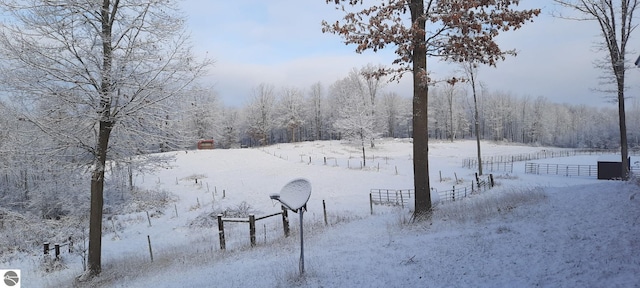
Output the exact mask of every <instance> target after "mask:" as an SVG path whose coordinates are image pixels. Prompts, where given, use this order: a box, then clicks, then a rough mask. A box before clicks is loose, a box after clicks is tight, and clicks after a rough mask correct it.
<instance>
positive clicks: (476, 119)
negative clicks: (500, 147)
mask: <svg viewBox="0 0 640 288" xmlns="http://www.w3.org/2000/svg"><path fill="white" fill-rule="evenodd" d="M473 65H474V64H472V63H469V77H470V78H471V91H472V92H473V110H474V111H473V112H474V113H473V116H474V123H473V124H474V129H475V130H476V146H477V148H478V149H477V150H478V175H480V176H482V153H480V120H479V118H480V117H479V115H478V96H477V93H476V79H475V75H474V71H473V69H474V67H473Z"/></svg>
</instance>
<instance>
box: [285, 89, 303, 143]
mask: <svg viewBox="0 0 640 288" xmlns="http://www.w3.org/2000/svg"><path fill="white" fill-rule="evenodd" d="M278 104H279V106H278V112H279V113H278V115H279V116H278V120H279V121H280V123H281V124H282V125H284V127H285V128H286V129H287V131H291V138H290V139H291V142H296V141H300V139H297V138H296V135H297V134H299V133H298V130H299V129H300V127H301V126H302V125H303V124H304V119H303V116H304V114H305V111H304V110H305V107H304V96H303V94H302V91H300V90H299V89H297V88H293V87H289V88H283V89H282V94H281V96H280V101H278Z"/></svg>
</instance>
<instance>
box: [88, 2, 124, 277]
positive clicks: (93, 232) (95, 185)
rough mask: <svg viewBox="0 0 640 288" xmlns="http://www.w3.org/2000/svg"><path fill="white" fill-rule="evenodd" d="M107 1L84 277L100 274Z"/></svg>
mask: <svg viewBox="0 0 640 288" xmlns="http://www.w3.org/2000/svg"><path fill="white" fill-rule="evenodd" d="M113 5H114V8H113V10H114V11H113V12H114V13H113V14H115V11H116V9H117V8H118V7H117V6H118V2H117V1H116V3H115V4H113ZM110 7H111V0H103V1H102V10H101V14H102V15H101V16H102V19H101V22H102V23H101V24H102V35H101V36H102V62H103V63H102V71H101V72H102V75H101V76H102V79H101V83H100V106H99V107H100V110H99V111H98V112H99V113H100V121H99V129H100V130H99V131H98V142H97V143H96V146H97V147H96V154H95V155H94V157H95V161H94V163H95V164H94V167H93V173H92V175H91V210H90V215H89V255H88V261H87V264H88V266H87V273H86V275H87V276H93V275H98V274H100V272H101V270H102V268H101V267H102V266H101V265H102V264H101V263H102V262H101V258H102V257H101V256H102V255H101V254H102V208H103V203H104V198H103V191H104V169H105V163H106V162H107V150H108V147H109V137H110V136H111V129H113V122H112V120H111V115H110V114H111V97H110V96H111V93H112V91H111V90H112V85H111V67H112V63H113V49H112V46H111V45H112V44H111V32H112V30H111V27H112V26H111V25H112V23H111V11H110Z"/></svg>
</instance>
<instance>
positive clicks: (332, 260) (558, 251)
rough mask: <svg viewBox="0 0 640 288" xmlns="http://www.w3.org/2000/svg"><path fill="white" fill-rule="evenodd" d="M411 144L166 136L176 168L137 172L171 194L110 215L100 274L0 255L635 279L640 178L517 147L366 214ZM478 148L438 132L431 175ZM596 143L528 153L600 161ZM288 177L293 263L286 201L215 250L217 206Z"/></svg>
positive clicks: (165, 279)
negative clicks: (425, 202)
mask: <svg viewBox="0 0 640 288" xmlns="http://www.w3.org/2000/svg"><path fill="white" fill-rule="evenodd" d="M482 149H483V150H482V151H483V155H484V156H485V157H491V156H509V155H517V154H524V153H540V152H541V151H543V150H544V151H546V152H550V151H563V149H556V148H548V147H526V146H517V145H505V144H496V143H491V142H484V143H483V146H482ZM411 151H412V148H411V143H410V142H409V141H407V140H392V139H386V140H384V141H382V142H381V143H379V144H378V145H377V146H376V147H375V148H367V162H366V166H364V167H362V165H363V164H361V161H362V158H361V155H362V154H361V153H362V151H361V150H360V149H358V147H352V146H349V145H345V144H343V143H340V142H338V141H319V142H305V143H293V144H278V145H273V146H268V147H264V148H255V149H236V150H200V151H182V152H174V153H172V154H175V155H176V156H177V157H176V161H175V162H174V163H172V167H171V168H169V169H163V170H161V171H157V172H156V173H155V174H153V175H151V174H146V175H140V176H137V177H136V179H135V182H136V186H138V187H142V188H145V189H151V190H153V191H165V192H170V193H171V194H173V195H175V197H176V199H177V200H176V201H175V202H171V203H170V204H169V205H168V206H166V207H165V208H164V209H161V210H158V211H156V210H152V211H145V212H139V213H131V214H127V215H118V216H116V217H112V218H111V219H110V220H107V221H105V224H104V226H105V232H104V235H103V256H102V263H103V272H102V274H101V276H100V277H98V278H96V279H93V280H92V281H91V282H89V283H75V284H74V280H73V279H74V277H75V276H77V275H79V274H81V272H82V257H81V256H79V255H78V254H68V253H63V254H62V263H63V266H64V267H65V268H64V269H60V270H57V271H55V272H48V273H47V272H44V271H43V270H44V269H43V265H42V264H41V262H42V256H41V255H38V253H33V254H31V255H24V257H21V258H19V259H15V260H13V261H12V262H8V263H2V264H0V268H2V269H8V268H13V269H21V272H22V275H21V276H22V285H23V286H22V287H71V286H74V285H76V286H79V287H176V286H177V287H292V286H298V287H533V286H540V287H639V285H640V284H639V283H640V229H639V228H638V226H637V225H640V195H637V193H638V191H640V188H639V187H638V186H637V185H635V184H633V183H623V182H619V181H602V180H596V179H595V178H594V177H563V176H556V175H553V176H548V175H531V174H525V173H524V162H516V163H515V164H514V166H513V172H508V173H507V172H498V171H496V172H492V173H493V174H494V177H495V179H496V182H497V186H496V187H495V188H494V189H492V190H489V191H486V192H483V193H482V194H479V195H471V196H470V197H468V198H466V199H463V200H459V201H456V202H454V203H452V202H441V203H438V205H437V206H436V208H435V211H434V214H433V215H434V216H433V218H432V219H431V220H430V221H421V222H415V223H414V222H411V221H410V219H409V218H410V215H411V212H410V209H411V207H405V209H401V208H399V207H389V206H379V205H376V206H374V208H373V210H374V213H373V215H371V210H370V204H369V191H370V189H378V188H383V189H407V188H412V186H413V180H412V177H413V172H412V156H411V154H412V152H411ZM475 155H476V150H475V142H474V141H456V142H454V143H449V142H435V143H432V144H431V145H430V172H431V175H430V177H431V178H430V179H431V184H432V186H433V187H434V188H435V189H436V190H446V189H451V187H453V186H465V185H471V184H472V181H473V180H474V179H475V176H474V171H472V170H469V169H465V168H462V161H463V159H466V158H469V157H474V156H475ZM598 157H600V155H593V156H574V157H562V158H553V159H544V160H533V161H532V162H537V163H557V164H582V165H584V164H592V165H595V164H596V160H597V158H598ZM632 161H633V159H632ZM295 178H306V179H308V180H309V181H310V182H311V185H312V193H311V197H310V199H309V202H308V211H307V212H306V213H305V214H304V241H305V242H304V256H305V261H304V263H305V273H304V275H303V276H300V275H299V272H298V271H299V256H300V243H299V229H298V227H299V222H298V219H299V218H298V214H295V213H292V212H289V219H290V220H291V224H290V227H291V236H290V237H288V238H285V237H284V236H283V231H282V220H281V218H280V217H279V216H276V217H271V218H267V219H264V220H260V221H258V222H257V224H256V231H257V233H256V234H257V237H256V238H257V239H256V242H257V245H256V246H255V247H251V246H250V241H249V227H248V224H246V223H225V236H226V239H227V243H226V244H227V249H226V251H221V250H220V245H219V240H218V231H217V230H218V226H217V222H216V220H215V218H214V216H215V215H217V213H220V212H221V211H225V210H226V211H234V210H246V211H249V212H250V213H253V214H255V215H256V216H257V217H258V216H261V215H267V214H272V213H275V212H278V211H280V208H279V204H278V203H277V202H275V201H273V200H270V198H269V195H270V194H272V193H278V192H279V191H280V189H281V188H282V187H283V186H284V185H285V184H286V183H287V182H289V181H290V180H292V179H295ZM196 179H197V181H196ZM440 179H442V181H440ZM456 179H457V180H458V182H456ZM514 195H516V197H512V196H514ZM434 197H435V195H434ZM514 199H515V200H514ZM436 200H437V199H436ZM323 204H324V206H325V207H326V211H327V218H328V220H327V221H328V225H325V222H324V213H323ZM410 206H411V205H410ZM147 212H148V213H149V215H150V219H148V218H147ZM149 222H150V223H151V225H149ZM149 243H151V247H152V252H153V261H151V259H150V258H151V257H150V253H149ZM78 245H79V244H76V246H78Z"/></svg>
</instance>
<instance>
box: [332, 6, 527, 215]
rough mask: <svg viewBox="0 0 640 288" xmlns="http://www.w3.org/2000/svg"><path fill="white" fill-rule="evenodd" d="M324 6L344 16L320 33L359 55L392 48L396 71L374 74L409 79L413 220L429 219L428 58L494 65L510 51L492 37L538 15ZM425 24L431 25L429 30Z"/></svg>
mask: <svg viewBox="0 0 640 288" xmlns="http://www.w3.org/2000/svg"><path fill="white" fill-rule="evenodd" d="M325 1H326V2H327V3H329V2H334V3H335V4H336V5H337V7H338V8H337V9H342V11H344V13H345V16H344V18H343V19H342V23H341V22H340V21H336V22H327V21H323V22H322V27H323V28H322V30H323V32H328V33H333V34H338V35H340V36H341V37H342V38H343V39H344V42H345V44H355V45H357V47H356V52H358V53H360V52H363V51H365V50H373V51H377V50H379V49H383V48H385V47H387V46H388V45H392V46H394V47H395V49H396V50H395V53H396V55H397V57H398V58H397V59H396V60H394V61H393V63H394V64H397V65H399V67H397V68H395V69H385V70H383V71H379V73H380V74H387V73H391V74H393V75H394V77H391V79H392V80H395V79H397V77H400V76H401V75H403V74H404V73H406V72H412V74H413V170H414V188H415V193H416V198H415V203H416V205H415V213H414V216H426V215H429V212H430V210H431V196H430V186H429V145H428V144H429V143H428V142H429V141H428V132H427V131H428V125H427V121H428V120H427V119H428V117H427V110H428V109H427V108H428V100H427V94H428V93H427V92H428V84H429V76H428V70H427V56H433V57H442V58H443V59H445V60H452V61H471V60H473V61H476V62H478V63H486V64H489V65H495V63H496V62H497V61H498V60H501V59H504V57H505V54H513V53H515V52H514V51H502V50H501V49H500V48H499V47H498V45H497V43H496V42H494V38H495V37H496V36H497V35H498V34H499V33H500V32H501V31H507V30H510V29H517V28H519V27H520V26H521V25H523V24H524V23H525V22H527V21H529V20H531V19H532V18H533V17H534V16H536V15H538V14H539V13H540V10H539V9H532V10H523V11H517V10H514V9H512V7H513V6H515V5H517V4H518V1H511V0H496V1H462V0H440V1H436V0H428V1H425V0H393V1H391V0H390V1H384V3H381V4H379V5H371V6H368V7H363V9H362V10H360V11H356V12H350V11H347V9H346V8H345V6H344V5H345V4H347V5H349V6H351V7H354V6H356V5H361V4H362V3H363V1H358V0H325ZM407 13H409V14H410V15H411V22H410V23H407V21H406V14H407ZM427 22H428V23H430V25H429V26H428V27H427ZM431 24H433V25H431ZM396 76H397V77H396Z"/></svg>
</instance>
